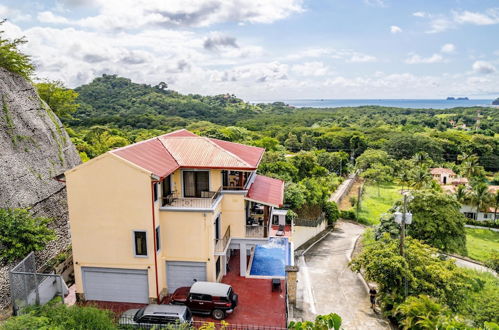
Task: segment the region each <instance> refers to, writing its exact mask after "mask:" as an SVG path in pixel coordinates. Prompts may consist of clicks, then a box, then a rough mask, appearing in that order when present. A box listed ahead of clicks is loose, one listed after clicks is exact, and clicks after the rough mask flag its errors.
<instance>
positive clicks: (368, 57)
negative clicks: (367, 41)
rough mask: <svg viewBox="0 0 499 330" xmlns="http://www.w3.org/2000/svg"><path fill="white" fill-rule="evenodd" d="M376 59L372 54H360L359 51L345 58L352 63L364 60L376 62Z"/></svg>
mask: <svg viewBox="0 0 499 330" xmlns="http://www.w3.org/2000/svg"><path fill="white" fill-rule="evenodd" d="M377 60H378V59H377V58H376V57H374V56H371V55H367V54H361V53H353V54H352V57H350V59H348V60H347V62H352V63H366V62H376V61H377Z"/></svg>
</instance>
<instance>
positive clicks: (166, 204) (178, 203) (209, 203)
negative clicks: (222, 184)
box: [162, 188, 221, 209]
mask: <svg viewBox="0 0 499 330" xmlns="http://www.w3.org/2000/svg"><path fill="white" fill-rule="evenodd" d="M220 196H221V188H220V189H218V190H217V191H203V192H202V193H201V197H182V194H180V193H177V192H172V193H171V194H169V195H167V196H166V197H163V198H162V200H163V202H162V208H165V209H169V208H186V209H211V208H213V207H214V206H215V204H216V203H217V201H218V199H219V197H220Z"/></svg>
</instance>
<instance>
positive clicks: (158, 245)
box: [156, 226, 161, 252]
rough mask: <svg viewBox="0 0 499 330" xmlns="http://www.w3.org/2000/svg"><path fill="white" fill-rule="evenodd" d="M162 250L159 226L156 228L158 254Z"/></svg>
mask: <svg viewBox="0 0 499 330" xmlns="http://www.w3.org/2000/svg"><path fill="white" fill-rule="evenodd" d="M160 249H161V236H160V231H159V226H158V227H156V252H157V251H159V250H160Z"/></svg>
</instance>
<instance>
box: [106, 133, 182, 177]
mask: <svg viewBox="0 0 499 330" xmlns="http://www.w3.org/2000/svg"><path fill="white" fill-rule="evenodd" d="M111 153H113V154H115V155H117V156H119V157H121V158H123V159H125V160H127V161H129V162H131V163H133V164H135V165H137V166H139V167H142V168H143V169H145V170H147V171H149V172H151V173H153V174H154V175H156V176H158V177H164V176H167V175H168V174H170V173H172V172H174V171H175V170H176V169H178V168H179V165H178V163H177V161H176V160H175V158H173V157H172V155H171V154H170V153H169V152H168V151H167V150H166V149H165V147H164V146H163V144H162V143H161V141H160V140H159V139H158V138H154V139H150V140H146V141H142V142H138V143H135V144H132V145H129V146H127V147H123V148H119V149H116V150H113V151H111Z"/></svg>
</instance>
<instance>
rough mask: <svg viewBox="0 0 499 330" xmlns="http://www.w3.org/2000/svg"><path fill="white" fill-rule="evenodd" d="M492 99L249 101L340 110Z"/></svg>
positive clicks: (469, 104) (474, 102) (441, 106)
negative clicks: (373, 106)
mask: <svg viewBox="0 0 499 330" xmlns="http://www.w3.org/2000/svg"><path fill="white" fill-rule="evenodd" d="M492 101H493V99H469V100H445V99H289V100H266V101H251V103H253V104H257V103H273V102H284V103H286V104H289V105H290V106H294V107H297V108H340V107H360V106H368V105H375V106H384V107H394V108H412V109H450V108H456V107H475V106H480V107H485V106H492Z"/></svg>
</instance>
